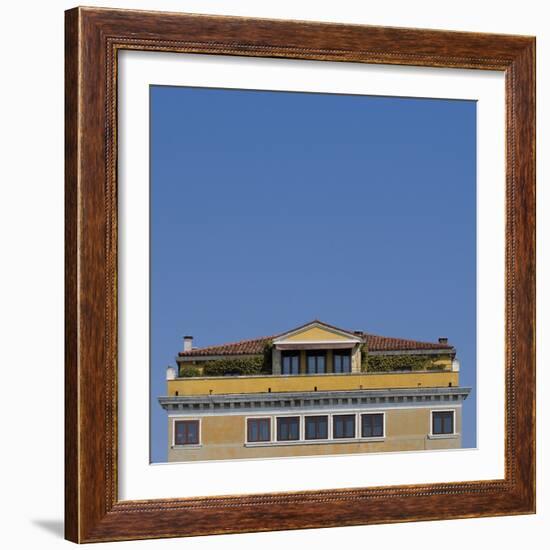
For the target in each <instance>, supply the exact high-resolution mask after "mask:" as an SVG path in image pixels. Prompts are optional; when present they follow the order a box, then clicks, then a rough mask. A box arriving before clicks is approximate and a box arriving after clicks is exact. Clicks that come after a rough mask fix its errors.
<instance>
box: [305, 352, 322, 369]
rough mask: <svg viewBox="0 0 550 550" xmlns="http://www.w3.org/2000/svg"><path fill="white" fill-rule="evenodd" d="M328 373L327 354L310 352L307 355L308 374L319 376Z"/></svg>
mask: <svg viewBox="0 0 550 550" xmlns="http://www.w3.org/2000/svg"><path fill="white" fill-rule="evenodd" d="M323 372H326V369H325V352H324V351H308V353H307V373H308V374H319V373H323Z"/></svg>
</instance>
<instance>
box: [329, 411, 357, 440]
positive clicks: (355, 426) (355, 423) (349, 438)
mask: <svg viewBox="0 0 550 550" xmlns="http://www.w3.org/2000/svg"><path fill="white" fill-rule="evenodd" d="M357 415H358V413H353V412H341V413H340V412H338V413H333V414H332V415H331V417H332V418H331V422H330V425H331V435H332V440H333V441H337V442H338V441H356V440H358V439H359V437H358V432H357ZM335 416H354V417H355V421H354V425H353V427H354V430H353V437H334V417H335Z"/></svg>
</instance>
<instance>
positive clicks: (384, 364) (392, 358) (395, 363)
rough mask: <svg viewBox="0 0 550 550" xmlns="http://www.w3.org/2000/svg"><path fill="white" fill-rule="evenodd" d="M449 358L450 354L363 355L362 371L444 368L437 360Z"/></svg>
mask: <svg viewBox="0 0 550 550" xmlns="http://www.w3.org/2000/svg"><path fill="white" fill-rule="evenodd" d="M442 359H447V360H448V359H449V355H445V354H440V355H406V354H405V355H368V354H365V357H363V356H361V371H363V372H391V371H399V370H444V368H445V367H444V366H443V365H435V364H434V363H435V362H436V361H440V360H442Z"/></svg>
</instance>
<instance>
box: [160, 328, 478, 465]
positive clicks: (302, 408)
mask: <svg viewBox="0 0 550 550" xmlns="http://www.w3.org/2000/svg"><path fill="white" fill-rule="evenodd" d="M192 341H193V339H192V338H191V337H188V336H187V337H184V349H183V351H181V352H180V353H179V354H178V356H177V358H176V361H177V367H169V368H168V369H167V395H166V396H163V397H160V398H159V403H160V405H161V406H162V407H163V408H164V409H165V410H166V412H167V416H168V460H169V461H173V462H185V461H193V460H224V459H243V458H263V457H265V458H267V457H287V456H312V455H335V454H349V453H368V452H382V451H413V450H427V449H454V448H460V447H461V428H462V402H463V401H464V399H466V398H467V396H468V394H469V392H470V388H465V387H461V386H460V384H459V370H460V367H459V362H458V360H457V359H456V350H455V348H454V347H453V346H452V345H450V344H449V343H448V341H447V339H446V338H440V339H439V341H438V342H437V343H435V342H418V341H414V340H405V339H401V338H389V337H383V336H376V335H372V334H369V333H365V332H362V331H352V332H350V331H347V330H343V329H340V328H338V327H334V326H332V325H328V324H326V323H323V322H321V321H312V322H310V323H307V324H306V325H302V326H300V327H297V328H295V329H292V330H290V331H287V332H285V333H282V334H279V335H275V336H271V337H266V338H256V339H252V340H243V341H240V342H235V343H230V344H225V345H220V346H209V347H204V348H194V347H193V343H192Z"/></svg>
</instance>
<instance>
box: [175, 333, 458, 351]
mask: <svg viewBox="0 0 550 550" xmlns="http://www.w3.org/2000/svg"><path fill="white" fill-rule="evenodd" d="M283 334H286V332H285V333H283ZM354 334H357V333H354ZM361 335H362V338H363V341H364V342H366V344H367V347H368V349H369V351H418V350H434V349H440V350H449V351H451V350H453V346H452V345H451V344H441V343H439V342H420V341H418V340H407V339H404V338H391V337H387V336H377V335H375V334H369V333H366V332H362V333H361ZM277 336H279V335H278V334H275V335H273V336H264V337H262V338H253V339H251V340H240V341H239V342H232V343H229V344H222V345H219V346H208V347H204V348H195V349H192V350H190V351H181V352H180V353H179V356H180V357H200V356H208V355H258V354H261V353H263V350H264V347H265V345H266V344H267V343H269V342H270V341H271V340H272V339H273V338H276V337H277Z"/></svg>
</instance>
